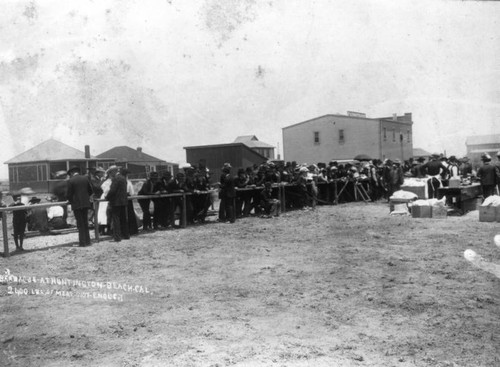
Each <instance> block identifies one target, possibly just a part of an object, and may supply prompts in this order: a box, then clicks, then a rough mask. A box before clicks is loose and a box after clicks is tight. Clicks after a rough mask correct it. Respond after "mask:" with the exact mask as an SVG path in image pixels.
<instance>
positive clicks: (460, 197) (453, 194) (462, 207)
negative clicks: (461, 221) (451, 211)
mask: <svg viewBox="0 0 500 367" xmlns="http://www.w3.org/2000/svg"><path fill="white" fill-rule="evenodd" d="M481 195H482V190H481V185H480V184H478V183H473V184H471V185H462V186H459V187H440V188H439V189H438V199H442V198H443V197H444V196H446V204H448V205H450V206H452V207H453V208H455V209H457V210H458V212H459V213H461V214H465V213H466V212H467V211H469V210H473V208H474V203H475V202H476V201H477V198H478V197H480V196H481Z"/></svg>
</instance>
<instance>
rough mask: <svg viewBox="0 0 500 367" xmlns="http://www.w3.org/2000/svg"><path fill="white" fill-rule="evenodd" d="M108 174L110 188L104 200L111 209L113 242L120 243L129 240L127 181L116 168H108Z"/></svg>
mask: <svg viewBox="0 0 500 367" xmlns="http://www.w3.org/2000/svg"><path fill="white" fill-rule="evenodd" d="M108 174H109V176H110V177H111V187H110V188H109V192H108V194H107V195H106V200H108V201H109V206H110V207H111V222H112V227H113V228H112V230H113V240H114V241H115V242H120V241H121V240H122V239H125V240H128V239H130V234H129V228H128V222H127V204H128V198H127V179H126V178H125V177H124V176H122V175H121V174H120V173H119V172H118V167H117V166H111V167H109V169H108Z"/></svg>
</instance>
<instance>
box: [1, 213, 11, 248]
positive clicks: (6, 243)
mask: <svg viewBox="0 0 500 367" xmlns="http://www.w3.org/2000/svg"><path fill="white" fill-rule="evenodd" d="M2 233H3V256H4V257H9V256H10V254H9V234H8V233H7V213H6V212H2Z"/></svg>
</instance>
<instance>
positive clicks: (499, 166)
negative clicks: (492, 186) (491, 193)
mask: <svg viewBox="0 0 500 367" xmlns="http://www.w3.org/2000/svg"><path fill="white" fill-rule="evenodd" d="M495 170H496V175H497V195H500V151H498V152H497V161H496V162H495Z"/></svg>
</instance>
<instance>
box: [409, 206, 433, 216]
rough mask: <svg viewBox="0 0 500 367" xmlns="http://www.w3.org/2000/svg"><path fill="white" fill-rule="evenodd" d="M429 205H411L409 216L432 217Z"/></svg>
mask: <svg viewBox="0 0 500 367" xmlns="http://www.w3.org/2000/svg"><path fill="white" fill-rule="evenodd" d="M431 208H432V207H431V206H430V205H423V206H417V205H413V206H412V207H411V216H412V217H413V218H432V210H431Z"/></svg>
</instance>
